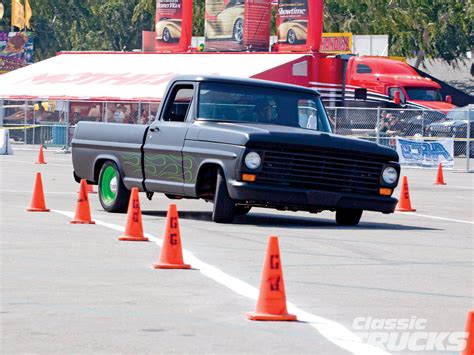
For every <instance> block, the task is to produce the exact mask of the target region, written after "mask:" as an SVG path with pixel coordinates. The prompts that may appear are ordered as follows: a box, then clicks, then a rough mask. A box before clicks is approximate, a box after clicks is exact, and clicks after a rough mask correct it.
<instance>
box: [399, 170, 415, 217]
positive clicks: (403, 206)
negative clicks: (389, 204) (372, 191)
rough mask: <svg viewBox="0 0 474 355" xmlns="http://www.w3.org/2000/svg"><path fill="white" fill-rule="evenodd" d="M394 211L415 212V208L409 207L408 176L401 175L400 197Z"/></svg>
mask: <svg viewBox="0 0 474 355" xmlns="http://www.w3.org/2000/svg"><path fill="white" fill-rule="evenodd" d="M396 211H399V212H415V211H416V210H415V209H414V208H412V207H411V201H410V191H409V190H408V178H407V177H406V176H404V177H403V184H402V189H401V190H400V198H399V201H398V204H397V208H396Z"/></svg>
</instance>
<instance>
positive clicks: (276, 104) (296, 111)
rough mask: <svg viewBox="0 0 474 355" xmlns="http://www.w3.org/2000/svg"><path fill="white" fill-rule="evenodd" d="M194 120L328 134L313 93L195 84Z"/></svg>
mask: <svg viewBox="0 0 474 355" xmlns="http://www.w3.org/2000/svg"><path fill="white" fill-rule="evenodd" d="M196 117H197V118H196V119H197V120H204V121H218V122H235V123H246V124H272V125H279V126H287V127H296V128H303V129H309V130H316V131H320V132H327V133H331V128H330V125H329V120H328V117H327V113H326V109H325V108H324V105H323V103H322V101H321V98H320V96H319V95H318V94H316V93H314V94H313V93H309V92H304V91H298V90H285V89H279V88H273V87H268V86H252V85H244V84H229V83H220V82H203V83H200V85H199V94H198V105H197V115H196Z"/></svg>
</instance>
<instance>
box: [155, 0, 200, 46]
mask: <svg viewBox="0 0 474 355" xmlns="http://www.w3.org/2000/svg"><path fill="white" fill-rule="evenodd" d="M192 18H193V2H192V0H157V1H156V26H155V33H156V42H155V50H156V51H157V52H186V51H187V50H188V49H189V46H190V44H191V36H192V26H193V25H192Z"/></svg>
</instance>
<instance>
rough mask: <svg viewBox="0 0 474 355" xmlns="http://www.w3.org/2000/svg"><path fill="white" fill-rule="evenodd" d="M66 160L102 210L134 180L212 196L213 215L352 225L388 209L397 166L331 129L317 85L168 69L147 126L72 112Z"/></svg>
mask: <svg viewBox="0 0 474 355" xmlns="http://www.w3.org/2000/svg"><path fill="white" fill-rule="evenodd" d="M72 161H73V167H74V177H75V179H76V181H79V179H86V180H87V181H88V182H89V183H91V184H98V186H99V187H98V190H99V199H100V203H101V205H102V207H103V208H104V209H105V210H106V211H109V212H125V211H126V209H127V204H128V199H129V196H130V190H131V188H132V187H138V188H139V190H140V191H141V192H146V194H147V197H148V198H149V199H151V198H152V196H153V193H155V192H160V193H164V194H165V195H166V196H167V197H169V198H171V199H181V198H192V199H204V200H206V201H209V202H212V203H213V204H214V206H213V212H212V220H213V221H215V222H218V223H230V222H232V221H233V219H234V216H236V215H244V214H246V213H248V212H249V211H250V209H251V208H252V207H266V208H274V209H278V210H285V211H298V210H303V211H308V212H311V213H317V212H321V211H323V210H330V211H335V212H336V221H337V223H338V224H341V225H357V224H358V223H359V221H360V218H361V215H362V212H363V210H370V211H379V212H382V213H392V212H393V211H394V209H395V206H396V204H397V200H396V199H395V198H393V197H391V195H392V193H393V190H394V189H395V188H396V186H397V184H398V178H399V173H400V166H399V164H398V155H397V153H396V152H395V151H394V150H392V149H390V148H387V147H383V146H379V145H377V144H375V143H371V142H368V141H363V140H358V139H353V138H346V137H342V136H337V135H334V134H332V133H331V128H330V125H329V121H328V117H327V114H326V110H325V108H324V106H323V104H322V101H321V98H320V95H319V93H318V92H317V91H316V90H314V89H310V88H305V87H300V86H294V85H289V84H281V83H275V82H270V81H264V80H255V79H237V78H229V77H218V76H204V77H203V76H177V77H175V78H173V79H172V80H171V81H170V83H169V84H168V87H167V90H166V93H165V95H164V98H163V101H162V103H161V106H160V109H159V111H158V113H157V116H156V119H155V121H154V122H153V123H152V124H150V125H149V126H145V125H131V124H116V123H97V122H79V123H78V124H77V126H76V129H75V132H74V138H73V140H72Z"/></svg>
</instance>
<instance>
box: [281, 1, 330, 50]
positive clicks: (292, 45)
mask: <svg viewBox="0 0 474 355" xmlns="http://www.w3.org/2000/svg"><path fill="white" fill-rule="evenodd" d="M323 8H324V1H323V0H279V1H278V10H277V17H276V25H277V37H278V51H292V52H307V51H319V49H320V47H321V35H322V32H323V10H324V9H323Z"/></svg>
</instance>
